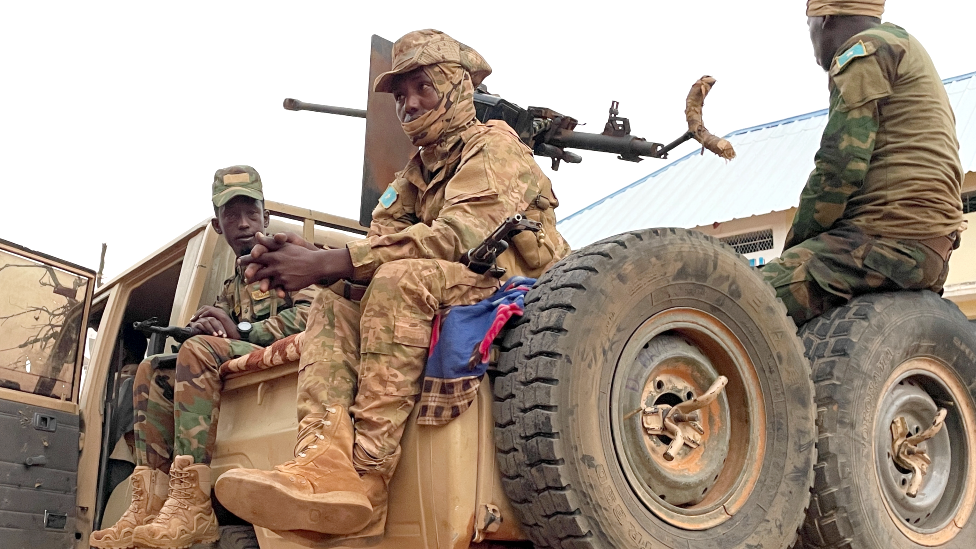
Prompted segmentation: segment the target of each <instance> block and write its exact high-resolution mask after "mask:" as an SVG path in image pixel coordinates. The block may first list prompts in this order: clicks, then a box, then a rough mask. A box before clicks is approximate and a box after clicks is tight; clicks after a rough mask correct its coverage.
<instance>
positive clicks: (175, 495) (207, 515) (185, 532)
mask: <svg viewBox="0 0 976 549" xmlns="http://www.w3.org/2000/svg"><path fill="white" fill-rule="evenodd" d="M169 477H170V480H169V498H167V500H166V503H165V504H163V508H162V509H160V510H159V514H157V515H156V519H155V520H153V521H152V522H151V523H149V524H147V525H145V526H140V527H138V528H136V530H135V532H133V534H132V543H134V544H135V545H138V546H140V547H155V548H159V549H177V548H182V547H189V546H190V545H193V544H194V543H210V542H212V541H217V540H218V539H220V530H218V528H217V516H216V515H214V512H213V507H212V506H211V505H210V467H209V466H207V465H194V464H193V456H176V459H174V460H173V467H171V468H170V470H169Z"/></svg>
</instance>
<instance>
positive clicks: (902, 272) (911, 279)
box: [864, 241, 925, 290]
mask: <svg viewBox="0 0 976 549" xmlns="http://www.w3.org/2000/svg"><path fill="white" fill-rule="evenodd" d="M889 242H890V241H889ZM924 262H925V254H924V253H922V252H921V251H919V250H912V249H910V248H909V247H908V246H905V245H904V244H901V243H898V245H892V244H889V243H888V242H885V243H881V242H875V243H874V244H873V245H872V246H871V249H870V250H869V251H868V252H867V253H866V254H865V255H864V266H865V267H866V268H868V269H870V270H872V271H874V272H876V273H878V274H880V275H882V276H884V277H885V278H887V279H888V280H890V281H891V282H892V283H894V284H895V285H897V286H898V287H899V288H902V289H905V290H914V289H921V288H923V287H925V285H924V279H925V272H924V271H925V268H924Z"/></svg>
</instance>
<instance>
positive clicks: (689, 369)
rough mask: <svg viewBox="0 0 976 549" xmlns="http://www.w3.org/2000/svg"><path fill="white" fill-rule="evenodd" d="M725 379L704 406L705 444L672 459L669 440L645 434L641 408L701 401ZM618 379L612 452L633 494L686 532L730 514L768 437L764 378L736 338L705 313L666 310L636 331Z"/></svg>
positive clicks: (748, 488)
mask: <svg viewBox="0 0 976 549" xmlns="http://www.w3.org/2000/svg"><path fill="white" fill-rule="evenodd" d="M720 375H722V376H725V377H727V378H728V380H729V382H728V385H727V386H726V387H725V390H724V391H723V393H722V394H720V395H719V396H718V398H717V399H716V400H715V401H713V402H712V403H711V404H709V405H707V406H706V407H704V408H702V409H701V410H699V413H700V414H699V419H700V421H699V424H700V426H701V428H702V434H701V444H700V445H699V446H698V447H697V448H692V447H690V446H687V445H685V446H682V447H681V448H680V449H679V450H678V451H677V453H676V455H675V457H674V459H673V460H667V459H665V458H664V457H663V456H662V454H663V453H664V450H665V449H667V447H668V444H669V443H670V442H671V439H669V438H666V437H661V436H658V435H649V434H647V432H646V430H645V429H644V426H643V425H642V423H641V415H642V414H641V412H640V410H641V408H642V407H643V406H649V405H655V404H666V405H670V406H674V405H675V404H677V403H679V402H682V401H686V400H689V399H690V398H691V397H699V396H701V394H702V393H703V392H705V390H706V389H707V388H708V387H709V386H710V385H711V384H712V383H713V382H714V381H715V380H716V378H717V377H718V376H720ZM611 383H612V387H611V389H610V428H611V432H612V434H613V440H614V450H615V452H616V457H617V462H618V464H619V466H620V468H621V471H622V472H623V475H624V477H625V478H626V479H627V482H628V483H629V485H630V487H631V490H632V491H633V493H634V495H635V496H636V497H637V498H638V499H639V500H640V501H641V502H642V504H643V505H644V506H645V507H646V508H647V509H649V510H650V511H651V512H653V513H654V514H655V515H657V516H658V517H659V518H661V519H662V520H664V521H666V522H668V523H670V524H672V525H674V526H677V527H680V528H684V529H690V530H703V529H707V528H713V527H715V526H717V525H719V524H721V523H723V522H725V521H726V520H728V519H730V518H731V517H732V516H733V515H734V514H735V512H736V511H737V510H738V509H740V508H741V507H742V506H743V505H744V504H745V502H746V501H747V500H748V498H749V495H750V494H751V493H752V490H753V488H754V487H755V485H756V482H757V481H758V478H759V474H760V471H761V467H762V461H763V457H764V455H765V443H766V441H765V436H766V431H765V424H766V420H765V417H766V412H765V408H764V404H763V400H762V398H761V395H762V392H761V387H760V384H759V379H758V376H757V375H756V371H755V366H754V365H753V364H752V361H751V359H750V358H749V355H748V353H747V352H746V350H745V348H744V347H743V346H742V344H741V342H740V341H739V340H738V338H737V337H736V336H735V335H734V334H733V333H732V332H731V330H729V329H728V327H727V326H725V324H723V323H722V322H721V321H719V320H718V319H717V318H715V317H713V316H711V315H709V314H707V313H705V312H702V311H699V310H695V309H688V308H674V309H668V310H666V311H662V312H660V313H658V314H656V315H654V316H652V317H651V318H649V319H648V320H646V321H645V322H644V323H643V324H642V325H641V326H640V327H639V328H638V329H637V330H636V331H635V332H634V334H633V335H632V336H631V338H630V340H629V341H628V342H627V345H626V346H625V347H624V349H623V352H622V353H621V356H620V359H619V361H618V363H617V367H616V370H615V372H614V376H613V380H612V381H611Z"/></svg>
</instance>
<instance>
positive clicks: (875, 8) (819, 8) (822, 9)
mask: <svg viewBox="0 0 976 549" xmlns="http://www.w3.org/2000/svg"><path fill="white" fill-rule="evenodd" d="M882 13H884V0H807V17H819V16H823V15H867V16H869V17H877V18H879V19H880V18H881V14H882Z"/></svg>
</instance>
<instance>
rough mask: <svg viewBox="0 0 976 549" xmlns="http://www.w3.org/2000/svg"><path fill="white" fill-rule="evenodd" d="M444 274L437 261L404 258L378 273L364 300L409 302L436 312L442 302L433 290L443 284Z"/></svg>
mask: <svg viewBox="0 0 976 549" xmlns="http://www.w3.org/2000/svg"><path fill="white" fill-rule="evenodd" d="M443 277H444V275H443V271H442V270H441V269H440V267H439V266H438V264H437V260H434V259H400V260H397V261H391V262H390V263H384V264H383V265H380V267H379V268H378V269H377V270H376V273H375V274H374V275H373V280H372V281H370V284H369V290H368V291H367V294H366V296H365V297H364V299H363V301H364V303H365V304H368V305H367V306H369V305H373V306H375V305H380V306H383V305H385V304H390V305H392V304H400V303H405V304H406V303H409V304H411V305H412V306H414V307H419V308H421V309H423V310H425V311H432V312H436V311H437V307H438V306H439V303H438V302H437V299H435V298H434V296H433V295H432V294H431V291H430V290H431V288H434V287H438V286H441V285H443V280H442V279H443Z"/></svg>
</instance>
